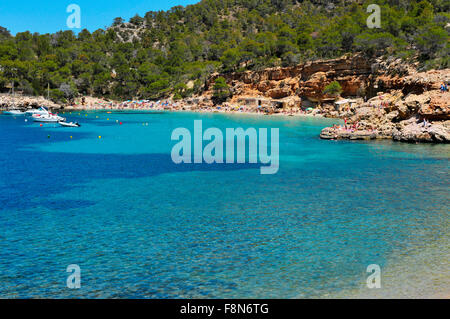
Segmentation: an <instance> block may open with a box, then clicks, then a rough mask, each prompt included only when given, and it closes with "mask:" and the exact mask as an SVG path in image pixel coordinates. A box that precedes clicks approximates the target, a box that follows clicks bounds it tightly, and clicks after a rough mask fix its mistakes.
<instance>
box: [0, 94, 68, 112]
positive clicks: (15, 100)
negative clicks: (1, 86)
mask: <svg viewBox="0 0 450 319" xmlns="http://www.w3.org/2000/svg"><path fill="white" fill-rule="evenodd" d="M41 106H46V107H48V108H51V109H54V110H59V109H61V108H62V106H61V105H59V104H56V103H54V102H53V101H51V100H47V99H46V98H44V97H43V96H20V95H16V96H14V97H13V96H12V95H10V94H0V110H5V111H6V110H11V109H16V108H19V109H31V108H39V107H41Z"/></svg>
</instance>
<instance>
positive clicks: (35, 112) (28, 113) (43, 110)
mask: <svg viewBox="0 0 450 319" xmlns="http://www.w3.org/2000/svg"><path fill="white" fill-rule="evenodd" d="M25 113H26V114H27V115H34V114H39V115H46V114H48V110H47V109H46V108H45V107H40V108H39V109H38V110H36V109H32V110H28V111H26V112H25Z"/></svg>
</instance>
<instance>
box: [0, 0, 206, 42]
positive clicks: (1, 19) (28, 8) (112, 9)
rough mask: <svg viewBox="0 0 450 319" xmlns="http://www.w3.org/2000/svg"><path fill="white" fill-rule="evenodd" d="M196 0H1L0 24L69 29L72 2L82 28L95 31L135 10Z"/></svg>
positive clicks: (28, 28)
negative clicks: (68, 19)
mask: <svg viewBox="0 0 450 319" xmlns="http://www.w3.org/2000/svg"><path fill="white" fill-rule="evenodd" d="M197 2H199V0H152V1H149V0H69V1H66V0H39V1H38V0H0V26H2V27H5V28H7V29H8V30H9V31H10V32H11V33H12V34H16V33H17V32H23V31H30V32H32V33H33V32H39V33H51V32H56V31H60V30H68V29H69V28H68V27H67V25H66V21H67V18H68V17H69V15H70V13H67V12H66V9H67V7H68V6H69V5H70V4H77V5H78V6H80V8H81V29H88V30H89V31H95V30H97V29H99V28H105V27H106V26H110V25H111V23H112V21H113V19H114V18H115V17H122V18H124V19H126V20H128V19H129V18H131V17H132V16H134V15H135V14H136V13H139V14H140V15H141V16H144V14H145V13H146V12H147V11H152V10H153V11H157V10H167V9H170V8H171V7H174V6H177V5H183V6H185V5H188V4H193V3H197ZM73 31H75V32H78V31H80V30H77V29H73Z"/></svg>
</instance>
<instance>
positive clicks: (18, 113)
mask: <svg viewBox="0 0 450 319" xmlns="http://www.w3.org/2000/svg"><path fill="white" fill-rule="evenodd" d="M3 114H7V115H25V112H22V111H20V110H10V111H6V112H3Z"/></svg>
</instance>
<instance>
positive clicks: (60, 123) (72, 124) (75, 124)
mask: <svg viewBox="0 0 450 319" xmlns="http://www.w3.org/2000/svg"><path fill="white" fill-rule="evenodd" d="M58 123H59V125H61V126H64V127H80V126H81V125H80V124H78V123H77V122H75V123H73V122H69V123H67V122H58Z"/></svg>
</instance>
